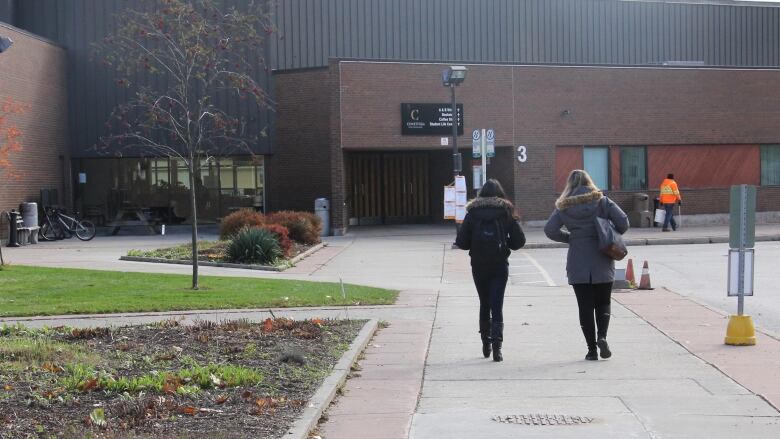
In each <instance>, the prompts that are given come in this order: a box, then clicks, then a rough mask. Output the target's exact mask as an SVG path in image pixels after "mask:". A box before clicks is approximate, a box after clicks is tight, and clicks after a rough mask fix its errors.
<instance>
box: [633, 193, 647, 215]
mask: <svg viewBox="0 0 780 439" xmlns="http://www.w3.org/2000/svg"><path fill="white" fill-rule="evenodd" d="M631 210H633V211H634V212H647V211H649V210H650V196H649V195H647V194H634V208H633V209H631Z"/></svg>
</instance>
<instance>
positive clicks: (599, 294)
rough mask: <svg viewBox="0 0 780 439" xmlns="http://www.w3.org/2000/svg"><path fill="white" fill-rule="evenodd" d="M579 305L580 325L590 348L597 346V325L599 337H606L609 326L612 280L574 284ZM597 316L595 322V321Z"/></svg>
mask: <svg viewBox="0 0 780 439" xmlns="http://www.w3.org/2000/svg"><path fill="white" fill-rule="evenodd" d="M572 287H574V294H575V295H577V306H578V307H579V309H580V327H581V328H582V335H584V336H585V342H586V343H587V344H588V348H589V349H594V348H595V347H596V327H597V326H598V337H599V338H606V337H607V329H608V328H609V316H610V311H611V309H610V308H611V307H610V300H611V296H612V282H608V283H603V284H574V285H572ZM594 316H595V322H594Z"/></svg>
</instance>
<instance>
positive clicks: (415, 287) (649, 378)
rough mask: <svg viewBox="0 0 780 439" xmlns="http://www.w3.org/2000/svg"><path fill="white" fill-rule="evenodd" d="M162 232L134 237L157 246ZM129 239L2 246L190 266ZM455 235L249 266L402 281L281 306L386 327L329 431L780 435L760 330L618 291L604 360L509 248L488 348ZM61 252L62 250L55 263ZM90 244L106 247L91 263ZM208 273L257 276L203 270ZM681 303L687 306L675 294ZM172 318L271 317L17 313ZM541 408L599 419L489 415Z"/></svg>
mask: <svg viewBox="0 0 780 439" xmlns="http://www.w3.org/2000/svg"><path fill="white" fill-rule="evenodd" d="M696 230H698V232H696V233H700V234H706V233H715V234H716V235H717V236H720V237H721V238H722V237H723V236H725V235H726V233H727V231H726V230H725V228H715V229H712V230H709V231H705V230H704V229H690V230H685V231H683V230H681V231H680V232H677V233H678V235H677V236H679V237H692V236H693V235H694V234H695V233H694V232H695V231H696ZM653 232H656V235H660V232H657V231H653ZM540 233H541V232H540V231H538V230H533V229H532V230H529V231H528V235H529V241H530V242H535V240H536V239H539V240H541V237H540ZM647 233H651V232H650V231H648V232H647ZM759 233H762V231H759ZM767 233H774V232H772V231H771V230H770V231H768V232H767ZM664 235H668V234H664ZM134 238H137V237H134ZM152 238H154V237H151V238H149V241H144V242H141V243H140V244H143V245H147V246H154V245H156V243H155V242H154V241H153V240H152ZM122 239H125V238H122ZM122 239H120V240H119V241H110V240H96V241H95V244H96V246H95V247H94V248H89V247H84V246H83V245H80V244H76V243H73V244H70V243H62V244H58V245H59V246H60V248H59V250H58V251H57V252H51V249H49V253H47V252H46V251H44V248H45V247H40V250H38V249H35V248H33V247H27V248H23V249H12V251H11V252H9V253H10V254H6V255H7V257H10V258H11V259H12V260H13V261H14V263H33V264H34V263H40V264H42V265H68V266H90V265H89V264H93V265H99V267H98V268H103V269H128V270H139V271H147V270H148V271H151V270H154V271H164V272H187V271H188V268H187V267H178V266H159V265H150V264H139V263H121V264H118V263H117V262H115V261H113V260H108V259H107V258H106V256H108V255H114V254H119V253H121V252H122V251H123V250H122V249H121V248H119V247H121V245H117V244H116V243H117V242H121V243H122V245H124V246H125V247H126V246H127V245H131V244H132V245H134V246H137V244H139V242H138V241H137V240H133V241H127V242H124V241H122ZM451 239H452V233H451V230H446V229H444V228H437V227H408V228H403V227H398V228H382V229H363V230H360V231H358V232H356V233H355V234H354V235H353V236H350V237H345V238H333V239H331V240H330V244H331V245H330V246H329V247H328V248H327V249H326V250H324V251H323V252H320V253H318V255H317V256H316V257H313V258H310V259H308V260H306V261H304V262H303V263H301V264H299V265H298V267H296V268H295V269H294V270H291V271H288V272H286V273H282V274H278V273H250V274H251V275H252V276H272V277H279V278H303V279H322V280H337V279H338V278H339V277H342V278H343V279H344V281H345V282H355V283H365V284H370V285H377V286H386V287H394V288H398V289H401V290H403V291H402V294H401V295H400V298H399V302H398V304H397V305H394V306H389V307H358V308H349V309H348V310H345V309H343V308H322V309H289V310H279V311H276V314H277V315H279V314H282V315H288V316H291V317H295V318H308V317H313V316H317V317H345V316H349V317H350V318H368V317H376V318H379V319H382V320H384V321H386V322H388V323H389V327H388V328H385V329H383V330H381V331H380V332H379V334H378V335H377V336H376V338H375V339H374V340H373V341H372V343H371V345H370V347H369V349H368V350H367V352H366V354H365V359H364V360H363V361H362V362H361V366H360V369H361V370H359V371H357V373H356V375H359V376H355V377H354V378H353V379H351V380H350V381H348V383H347V386H346V387H345V391H344V396H342V397H341V398H340V399H339V400H338V402H337V403H336V404H335V406H333V407H332V408H331V409H330V410H329V413H328V420H327V421H326V422H324V423H323V424H322V425H321V426H320V434H321V435H322V437H323V438H325V439H341V438H361V439H362V438H366V439H370V438H376V439H389V438H394V439H395V438H398V439H401V438H404V439H405V438H415V439H428V438H430V439H433V438H437V439H438V438H442V437H446V438H482V437H484V438H491V439H500V438H516V437H531V438H534V437H544V438H547V437H549V438H563V439H565V438H568V437H577V438H582V437H621V438H622V437H638V438H652V439H656V438H658V439H660V438H706V439H714V438H720V437H723V438H726V437H729V438H731V437H749V438H759V439H762V438H767V439H769V438H773V439H774V438H777V437H779V436H780V414H779V413H778V411H777V410H776V408H775V407H773V406H772V405H771V404H770V403H768V402H767V401H771V402H774V403H775V404H777V395H778V389H777V386H776V383H777V382H779V381H778V376H780V375H779V373H780V364H778V362H777V358H778V353H779V352H780V350H778V344H777V342H776V341H774V340H772V339H771V338H768V336H766V335H763V334H759V337H760V338H759V344H758V345H757V346H755V347H747V348H728V347H724V346H722V345H721V343H722V338H723V334H724V333H725V320H724V319H723V317H722V315H720V314H718V313H717V312H713V311H712V310H709V309H707V308H705V307H701V306H700V305H698V304H695V303H693V302H690V301H687V299H683V298H679V296H677V297H675V295H674V294H672V293H665V292H663V291H659V290H656V291H654V292H642V293H630V294H623V295H616V300H615V302H614V305H613V315H614V318H613V321H612V325H611V330H610V342H611V345H612V348H613V351H614V353H615V354H614V356H613V358H611V359H609V360H605V361H598V362H586V361H584V360H582V357H583V356H584V354H585V351H584V347H583V342H582V341H581V337H582V336H581V334H580V330H579V326H578V323H577V313H576V303H575V300H574V297H573V295H572V293H571V292H570V289H569V288H568V287H565V286H564V287H559V286H553V285H551V284H553V282H552V281H551V279H550V276H549V275H547V273H546V272H544V270H543V269H541V267H540V266H539V265H538V264H537V263H536V261H535V259H534V256H533V255H534V250H525V251H521V252H517V253H515V254H514V255H513V257H512V259H511V260H510V266H511V271H510V276H511V277H510V279H511V281H510V285H509V287H508V290H507V297H506V303H505V315H506V330H505V334H506V335H505V338H506V340H505V358H506V360H505V361H504V362H503V363H493V362H492V361H490V360H485V359H483V358H482V357H481V353H480V341H479V335H478V333H477V321H476V320H477V300H476V297H475V294H474V291H473V286H472V283H471V278H470V272H469V268H468V258H467V255H466V253H465V252H461V251H457V250H451V249H450V248H449V244H450V242H451ZM112 243H113V244H112ZM54 244H57V243H54ZM88 244H89V243H88ZM68 245H71V246H72V247H70V248H67V247H68ZM63 252H64V253H63ZM54 253H56V254H57V256H60V259H59V263H58V262H57V257H56V256H54ZM94 253H97V254H102V257H103V259H102V260H100V261H96V260H95V255H94ZM63 254H66V255H75V256H78V258H75V259H77V260H78V261H80V264H81V265H79V264H77V263H76V262H74V260H70V259H67V258H66V260H67V262H63V259H62V258H61V257H62V256H63ZM120 267H121V268H120ZM205 268H211V267H205ZM207 271H208V272H207ZM204 274H220V275H246V274H247V273H246V272H244V271H238V270H232V269H214V270H205V269H204ZM657 287H658V286H657ZM673 300H680V301H682V302H679V303H673V304H672V303H671V301H673ZM677 305H679V306H677ZM697 306H698V308H697ZM170 315H175V316H177V317H178V318H182V319H185V320H187V321H192V320H196V319H205V318H210V319H224V318H242V317H245V318H250V319H256V320H259V319H264V318H266V317H268V316H269V315H270V314H269V313H268V312H267V311H266V310H222V311H203V312H186V313H165V314H161V313H145V314H141V315H123V316H116V315H113V316H92V317H88V318H80V317H77V316H66V317H61V318H60V317H54V318H40V319H20V320H24V321H25V322H26V323H28V324H31V325H36V326H41V325H55V324H71V325H103V324H126V323H141V322H149V321H155V320H160V319H162V318H166V317H169V316H170ZM7 321H10V319H7ZM534 414H549V415H566V416H569V418H566V419H569V420H571V419H572V418H571V416H580V417H582V418H579V419H586V420H590V422H589V423H587V424H584V425H568V426H565V425H557V426H550V425H545V426H527V425H515V424H508V423H500V422H497V421H495V420H494V418H495V417H502V419H506V417H511V416H517V417H518V418H517V419H523V418H522V415H534Z"/></svg>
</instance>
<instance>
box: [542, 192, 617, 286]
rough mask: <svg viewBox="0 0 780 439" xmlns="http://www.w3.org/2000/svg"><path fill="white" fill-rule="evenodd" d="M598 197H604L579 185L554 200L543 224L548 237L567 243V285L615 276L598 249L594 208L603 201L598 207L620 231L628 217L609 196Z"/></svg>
mask: <svg viewBox="0 0 780 439" xmlns="http://www.w3.org/2000/svg"><path fill="white" fill-rule="evenodd" d="M602 198H606V197H604V195H603V194H602V193H601V192H597V191H591V190H590V189H588V188H585V187H581V188H579V189H578V190H577V191H575V192H574V194H572V196H570V197H567V198H565V199H563V200H561V201H559V202H557V203H555V207H556V209H555V211H553V213H552V215H550V219H549V220H547V224H546V225H545V226H544V233H545V234H546V235H547V237H548V238H550V239H552V240H553V241H558V242H565V243H567V244H569V254H568V256H567V258H566V275H567V276H568V278H569V284H570V285H573V284H588V283H591V284H599V283H607V282H612V281H613V280H614V278H615V261H614V260H612V259H611V258H610V257H608V256H606V255H605V254H603V253H601V251H599V238H598V235H597V234H596V233H597V232H596V225H595V217H596V208H597V207H598V204H599V202H601V203H603V207H602V211H603V212H606V214H607V218H609V219H610V220H611V221H612V224H614V226H615V230H617V231H618V233H620V234H623V233H625V232H626V230H628V217H626V214H625V213H624V212H623V211H622V210H621V209H620V207H618V205H617V204H615V203H614V202H613V201H612V200H610V199H609V198H606V199H605V200H604V201H601V199H602ZM603 215H604V213H602V216H603ZM563 227H565V228H566V230H562V228H563Z"/></svg>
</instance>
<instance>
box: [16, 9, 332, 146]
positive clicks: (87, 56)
mask: <svg viewBox="0 0 780 439" xmlns="http://www.w3.org/2000/svg"><path fill="white" fill-rule="evenodd" d="M242 1H243V0H225V2H226V4H227V5H229V4H230V3H240V2H242ZM314 3H320V2H319V1H315V2H314ZM15 6H16V15H17V17H18V20H17V26H18V27H21V28H23V29H26V30H29V31H30V32H33V33H36V34H39V35H41V36H44V37H46V38H49V39H51V40H53V41H55V42H57V43H59V44H61V45H63V46H64V47H66V48H67V50H68V84H69V86H68V92H69V118H70V136H71V139H70V143H71V148H72V151H73V156H74V157H92V156H98V155H101V154H105V152H102V153H100V154H99V153H98V152H97V151H96V150H95V146H96V145H98V144H99V143H100V137H101V136H103V135H105V134H106V132H105V131H104V124H105V122H106V121H107V120H108V117H109V115H110V113H111V110H112V109H113V108H115V107H116V105H117V104H119V103H122V102H126V101H127V99H128V98H130V97H131V96H132V93H133V90H134V88H130V89H127V88H123V87H119V86H117V85H116V79H117V78H116V75H115V74H114V72H113V71H112V70H109V69H106V68H104V67H103V66H101V65H100V63H99V62H98V61H96V60H93V57H92V47H93V44H94V43H95V42H97V41H101V40H102V39H103V37H104V36H105V35H107V34H108V33H109V32H111V31H112V30H113V29H115V28H116V26H117V20H116V18H115V15H116V14H117V13H119V12H120V11H122V10H124V9H125V8H127V7H128V6H132V7H133V8H136V9H138V10H151V8H152V7H153V1H152V0H133V1H129V0H23V1H17V2H16V3H15ZM304 9H305V8H304ZM299 15H300V14H298V15H296V14H290V15H289V16H290V17H291V18H294V17H297V16H299ZM313 17H314V15H312V18H313ZM288 26H289V28H295V29H297V28H299V27H300V24H298V25H294V24H293V23H292V22H291V23H289V24H288ZM303 27H305V28H308V27H309V23H305V22H304V23H303ZM323 28H324V26H323ZM316 29H317V30H318V31H319V28H316ZM319 32H321V31H319ZM303 35H305V34H303ZM307 38H310V39H311V40H309V41H301V42H300V44H299V46H297V47H293V46H289V47H285V48H284V50H277V51H276V52H277V53H280V54H281V55H283V56H289V57H290V60H295V57H297V56H299V54H300V53H302V52H307V51H304V50H303V48H305V47H310V46H312V44H313V42H314V41H316V38H318V34H317V33H315V32H310V35H309V37H307ZM324 59H327V57H325V56H324V55H320V60H317V62H321V61H322V60H324ZM314 61H315V60H311V62H314ZM307 62H309V60H307ZM302 65H304V63H301V62H298V64H296V66H302ZM270 76H271V75H270V66H269V67H268V68H266V67H265V66H263V65H262V60H258V62H257V65H256V66H255V77H256V78H257V79H258V80H259V81H260V82H261V84H264V85H265V86H266V89H267V90H270V89H271V87H270ZM130 81H131V83H133V84H146V85H150V86H152V87H157V88H167V85H168V78H166V77H165V76H160V75H153V74H149V73H147V72H140V73H137V74H135V75H133V76H131V78H130ZM217 101H218V102H219V103H220V105H224V106H226V107H227V108H229V109H231V110H233V109H235V110H237V111H239V112H240V113H241V114H243V115H244V116H245V117H247V119H248V120H249V126H250V129H253V130H255V131H260V130H262V129H263V128H268V127H269V125H270V116H271V115H270V114H269V111H265V110H264V111H260V112H258V111H257V110H255V109H253V108H250V105H249V103H247V102H238V101H237V100H235V99H228V98H226V97H224V96H219V97H218V98H217ZM268 131H269V132H270V130H268ZM269 151H270V143H269V140H268V139H264V140H262V141H261V142H260V144H258V145H256V147H255V152H256V153H267V152H269Z"/></svg>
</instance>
